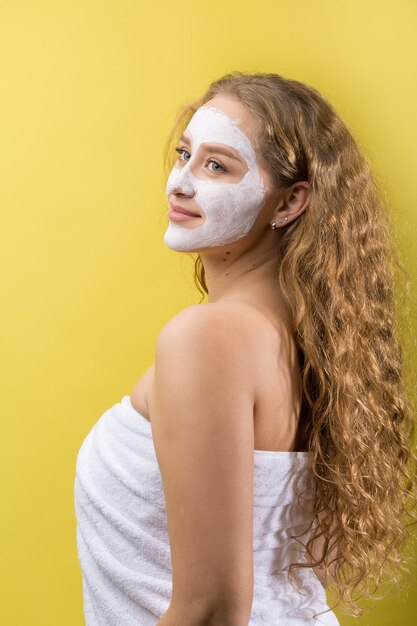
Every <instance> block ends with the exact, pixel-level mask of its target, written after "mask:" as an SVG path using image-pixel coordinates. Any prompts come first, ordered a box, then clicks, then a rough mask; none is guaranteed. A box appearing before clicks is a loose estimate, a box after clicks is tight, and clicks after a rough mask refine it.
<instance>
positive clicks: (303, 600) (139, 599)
mask: <svg viewBox="0 0 417 626" xmlns="http://www.w3.org/2000/svg"><path fill="white" fill-rule="evenodd" d="M310 459H311V457H310V453H308V452H272V451H262V450H255V451H254V537H253V550H254V599H253V606H252V613H251V616H250V621H249V624H248V626H260V625H261V624H263V625H266V624H267V625H268V626H275V625H277V626H278V625H279V626H306V625H311V626H313V625H315V626H318V625H319V624H326V625H327V626H339V622H338V620H337V618H336V615H335V614H334V613H333V611H330V610H329V607H328V606H327V604H326V593H325V589H324V587H323V586H322V584H321V583H320V581H319V579H318V578H317V576H316V575H315V573H314V571H313V570H312V569H311V568H302V569H295V570H293V572H294V574H295V576H296V580H297V583H298V584H299V585H300V586H301V589H302V593H301V592H299V591H297V590H296V589H295V588H294V586H293V585H292V584H291V583H290V581H289V580H288V574H287V569H286V568H287V567H288V565H289V564H290V563H291V562H295V561H300V560H304V555H305V551H304V549H303V547H302V545H301V544H300V543H298V542H297V540H296V539H292V538H291V535H292V534H299V533H300V532H301V531H302V530H306V529H307V528H308V525H309V523H310V520H311V508H310V507H311V500H310V503H309V501H308V500H305V498H311V496H312V495H313V493H314V492H313V489H314V475H313V473H312V471H311V466H310V463H311V460H310ZM296 492H297V493H300V492H304V497H303V498H300V503H301V505H302V507H303V509H304V510H302V509H301V506H300V504H299V503H298V502H297V497H296ZM74 505H75V514H76V518H77V536H76V542H77V550H78V556H79V559H80V564H81V570H82V587H83V596H84V613H85V618H86V626H155V625H156V624H157V623H158V621H159V620H160V619H161V617H162V615H163V614H164V613H165V612H166V610H167V609H168V606H169V603H170V599H171V591H172V570H171V554H170V546H169V539H168V531H167V520H166V509H165V497H164V491H163V484H162V478H161V474H160V471H159V465H158V462H157V459H156V455H155V449H154V446H153V440H152V430H151V424H150V422H149V421H148V420H147V419H146V418H145V417H143V416H142V415H140V414H139V413H138V412H137V411H135V409H134V408H133V406H132V404H131V401H130V396H128V395H126V396H124V397H123V398H122V400H121V402H119V403H117V404H115V405H114V406H112V407H111V408H110V409H108V410H107V411H105V413H104V414H103V415H102V416H101V417H100V419H99V420H98V421H97V423H96V424H95V425H94V426H93V428H92V429H91V431H90V432H89V433H88V435H87V437H86V438H85V440H84V442H83V444H82V446H81V448H80V450H79V452H78V455H77V460H76V476H75V485H74ZM310 532H311V531H310ZM306 537H307V536H306V535H304V536H302V537H300V539H301V541H302V542H303V543H304V544H305V543H306V540H307V539H306ZM323 611H327V612H326V613H324V614H322V615H319V616H317V617H316V618H314V617H313V616H314V614H317V613H320V612H323Z"/></svg>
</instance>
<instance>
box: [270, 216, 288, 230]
mask: <svg viewBox="0 0 417 626" xmlns="http://www.w3.org/2000/svg"><path fill="white" fill-rule="evenodd" d="M287 220H288V217H284V219H282V217H281V218H280V220H279V221H280V222H284V221H285V222H286V221H287ZM271 228H272V230H276V229H277V228H278V227H277V225H276V222H272V224H271Z"/></svg>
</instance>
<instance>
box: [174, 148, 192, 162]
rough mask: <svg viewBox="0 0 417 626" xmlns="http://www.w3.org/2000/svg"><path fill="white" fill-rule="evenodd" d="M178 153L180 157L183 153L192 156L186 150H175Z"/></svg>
mask: <svg viewBox="0 0 417 626" xmlns="http://www.w3.org/2000/svg"><path fill="white" fill-rule="evenodd" d="M175 150H176V152H178V154H179V155H180V156H182V155H183V153H184V152H185V153H186V154H190V153H189V152H187V150H184V148H175ZM186 160H187V159H186Z"/></svg>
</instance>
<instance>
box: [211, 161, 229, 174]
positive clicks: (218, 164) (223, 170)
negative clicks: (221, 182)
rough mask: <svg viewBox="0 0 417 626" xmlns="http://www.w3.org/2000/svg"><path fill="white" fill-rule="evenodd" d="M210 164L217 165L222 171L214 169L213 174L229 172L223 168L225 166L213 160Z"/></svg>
mask: <svg viewBox="0 0 417 626" xmlns="http://www.w3.org/2000/svg"><path fill="white" fill-rule="evenodd" d="M209 163H213V164H214V165H217V166H218V167H219V168H220V169H217V168H216V169H214V170H211V171H212V172H227V170H226V168H225V167H223V165H220V163H217V161H213V160H212V159H211V160H210V161H209Z"/></svg>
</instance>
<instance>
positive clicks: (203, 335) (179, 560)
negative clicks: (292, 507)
mask: <svg viewBox="0 0 417 626" xmlns="http://www.w3.org/2000/svg"><path fill="white" fill-rule="evenodd" d="M236 320H237V318H236V315H235V316H234V317H233V315H231V314H229V313H228V310H227V309H224V308H223V307H217V306H216V307H213V306H211V305H203V306H201V305H194V306H191V307H189V308H187V309H185V310H184V311H182V312H181V313H180V314H178V315H176V316H175V317H174V318H173V319H172V320H171V321H170V322H168V324H167V325H166V326H164V328H163V329H162V331H161V332H160V334H159V336H158V339H157V344H156V354H155V357H156V358H155V372H154V379H153V386H152V392H151V393H152V397H151V407H152V419H151V425H152V434H153V440H154V447H155V452H156V456H157V460H158V464H159V467H160V471H161V477H162V481H163V485H164V493H165V500H166V510H167V521H168V534H169V541H170V548H171V561H172V577H173V589H172V598H171V604H174V605H175V606H179V607H181V606H187V607H190V605H191V603H193V605H194V606H196V607H197V608H198V607H202V608H208V609H210V608H212V607H219V606H221V607H225V609H226V610H232V611H235V612H236V613H239V612H240V613H242V614H246V615H247V617H248V618H249V615H250V612H251V606H252V600H253V458H254V452H253V451H254V427H253V403H254V390H253V381H252V376H251V369H250V363H249V358H248V353H249V352H250V351H248V347H247V343H245V340H244V336H243V333H242V331H241V329H240V327H239V324H236Z"/></svg>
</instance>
